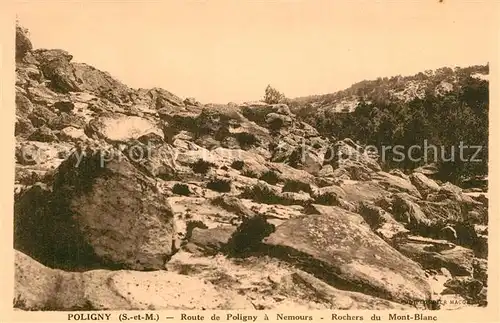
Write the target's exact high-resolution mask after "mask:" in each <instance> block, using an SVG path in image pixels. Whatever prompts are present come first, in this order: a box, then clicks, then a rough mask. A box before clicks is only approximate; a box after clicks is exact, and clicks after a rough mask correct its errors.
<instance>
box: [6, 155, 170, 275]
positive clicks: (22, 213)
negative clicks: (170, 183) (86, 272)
mask: <svg viewBox="0 0 500 323" xmlns="http://www.w3.org/2000/svg"><path fill="white" fill-rule="evenodd" d="M174 233H175V227H174V222H173V214H172V210H171V208H170V206H169V204H168V203H167V201H166V199H165V198H164V196H163V195H162V193H161V192H160V191H159V190H158V188H157V187H156V185H155V182H154V181H153V180H151V179H150V178H148V177H147V176H145V175H144V174H143V173H142V172H141V171H139V170H138V169H137V168H135V167H134V166H133V164H132V163H131V162H129V160H128V159H127V158H126V157H125V156H124V155H122V154H121V152H120V151H119V150H115V149H108V150H105V149H91V148H88V149H87V150H85V151H76V152H74V153H73V154H72V155H71V156H70V157H69V158H68V159H67V160H66V161H64V162H63V163H62V164H61V165H60V166H59V168H58V170H57V174H56V175H55V178H54V184H53V191H52V192H45V191H43V190H40V189H35V188H33V189H31V190H28V191H27V192H26V193H25V194H24V195H22V196H21V197H20V198H19V199H18V201H17V202H16V205H15V246H16V248H17V249H18V250H21V251H23V252H25V253H27V254H29V255H31V256H33V257H34V258H35V259H37V260H39V261H41V262H42V263H44V264H47V265H51V266H54V267H60V268H69V269H75V268H92V267H95V266H97V267H102V266H106V267H114V268H116V267H118V268H130V269H138V270H144V269H159V268H162V266H163V264H164V263H165V260H166V259H167V258H168V257H169V255H170V254H171V253H172V245H173V235H174Z"/></svg>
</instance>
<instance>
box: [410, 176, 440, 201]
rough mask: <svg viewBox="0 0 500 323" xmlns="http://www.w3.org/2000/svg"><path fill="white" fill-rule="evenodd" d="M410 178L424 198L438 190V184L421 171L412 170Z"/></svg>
mask: <svg viewBox="0 0 500 323" xmlns="http://www.w3.org/2000/svg"><path fill="white" fill-rule="evenodd" d="M410 180H411V182H412V183H413V185H415V187H416V188H417V189H418V190H419V192H420V194H422V196H423V197H424V198H425V197H426V196H427V195H429V194H430V193H434V192H438V191H439V190H440V187H439V185H438V184H437V183H436V182H435V181H433V180H432V179H430V178H428V177H427V176H425V175H424V174H422V173H419V172H414V173H413V174H411V175H410Z"/></svg>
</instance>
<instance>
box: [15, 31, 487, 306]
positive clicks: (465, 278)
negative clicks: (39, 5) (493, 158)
mask: <svg viewBox="0 0 500 323" xmlns="http://www.w3.org/2000/svg"><path fill="white" fill-rule="evenodd" d="M16 45H17V48H16V77H17V79H16V125H15V136H16V151H15V156H16V183H15V210H14V222H15V223H14V231H15V232H14V234H15V237H14V239H15V240H14V248H15V254H16V256H15V261H16V264H15V299H14V307H15V308H17V309H20V310H118V309H280V310H282V309H288V308H289V309H293V310H294V311H297V310H298V309H407V308H427V309H454V308H460V307H467V306H486V305H487V299H486V295H487V288H488V279H487V256H488V229H487V222H488V197H487V193H485V192H470V191H469V190H464V189H462V188H460V187H458V186H456V185H454V184H451V183H449V182H442V181H439V180H435V179H433V178H432V176H427V175H429V174H428V173H426V172H425V171H424V169H423V168H422V169H416V170H413V171H411V172H403V171H401V170H398V169H392V170H387V171H386V170H383V169H382V167H381V166H380V164H379V163H378V161H377V158H376V156H372V155H370V154H368V153H367V152H365V151H364V149H363V147H361V146H359V145H358V144H357V143H355V142H354V141H353V140H351V139H349V138H334V137H331V136H330V137H329V136H325V135H324V134H322V133H320V132H318V130H317V129H316V128H315V127H313V126H311V125H310V124H308V123H306V122H304V121H303V120H302V119H301V118H299V117H298V116H297V115H296V114H295V113H294V112H293V110H291V109H290V108H289V107H288V106H287V105H286V104H267V103H264V102H251V103H246V104H241V105H234V104H229V105H203V104H201V103H199V102H197V101H196V100H194V99H191V98H188V99H184V100H183V99H181V98H179V97H177V96H176V95H174V94H172V93H170V92H168V91H166V90H164V89H159V88H154V89H132V88H129V87H128V86H126V85H124V84H122V83H121V82H120V81H118V80H116V79H114V78H113V77H112V76H111V75H109V74H108V73H106V72H102V71H100V70H98V69H96V68H94V67H92V66H89V65H86V64H83V63H75V62H72V56H71V54H69V53H67V52H66V51H64V50H59V49H49V50H47V49H33V48H32V45H31V42H30V40H29V38H28V36H27V34H26V32H25V31H24V30H23V29H22V28H21V27H18V28H17V33H16ZM340 157H341V158H340ZM426 174H427V175H426Z"/></svg>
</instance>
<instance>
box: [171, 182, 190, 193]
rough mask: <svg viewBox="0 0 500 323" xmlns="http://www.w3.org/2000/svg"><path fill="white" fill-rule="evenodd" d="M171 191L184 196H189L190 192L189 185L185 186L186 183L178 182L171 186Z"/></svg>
mask: <svg viewBox="0 0 500 323" xmlns="http://www.w3.org/2000/svg"><path fill="white" fill-rule="evenodd" d="M172 192H173V193H174V194H178V195H184V196H189V195H190V194H191V191H190V190H189V186H187V185H186V184H179V183H177V184H175V185H174V187H173V188H172Z"/></svg>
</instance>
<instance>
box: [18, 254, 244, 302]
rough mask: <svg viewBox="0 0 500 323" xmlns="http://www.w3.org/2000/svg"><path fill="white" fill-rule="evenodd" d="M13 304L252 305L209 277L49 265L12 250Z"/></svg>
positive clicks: (165, 272) (162, 271)
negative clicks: (72, 269) (70, 269)
mask: <svg viewBox="0 0 500 323" xmlns="http://www.w3.org/2000/svg"><path fill="white" fill-rule="evenodd" d="M15 263H16V267H15V281H14V285H15V295H14V308H16V309H21V310H28V311H36V310H46V311H47V310H49V311H75V310H199V309H214V310H215V309H250V308H252V304H251V303H250V302H248V301H247V300H246V299H245V298H244V297H243V296H239V295H237V294H236V293H235V292H233V291H231V290H225V291H224V292H221V291H219V290H218V289H217V288H215V286H214V285H212V284H211V283H210V282H209V281H206V280H203V279H200V278H196V277H189V276H186V275H182V274H179V273H174V272H168V271H164V270H160V271H154V272H138V271H128V270H119V271H109V270H91V271H86V272H83V273H80V272H64V271H62V270H57V269H50V268H47V267H45V266H43V265H42V264H40V263H38V262H36V261H35V260H34V259H32V258H30V257H29V256H27V255H25V254H23V253H21V252H18V251H16V252H15Z"/></svg>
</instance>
